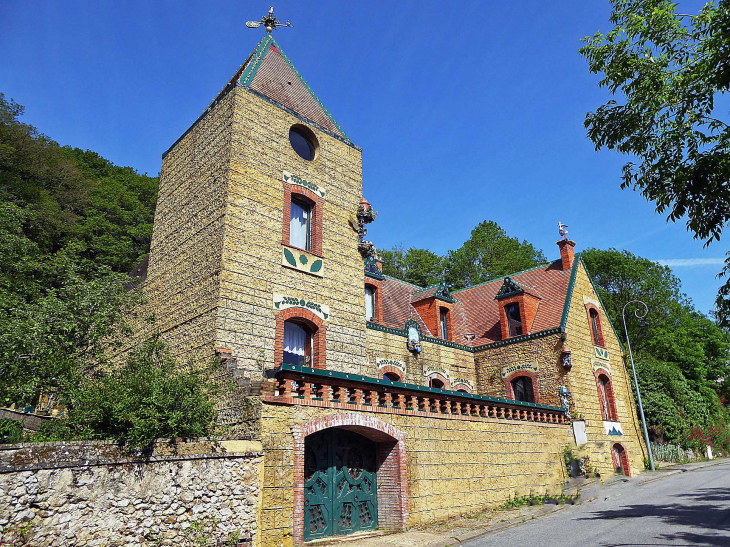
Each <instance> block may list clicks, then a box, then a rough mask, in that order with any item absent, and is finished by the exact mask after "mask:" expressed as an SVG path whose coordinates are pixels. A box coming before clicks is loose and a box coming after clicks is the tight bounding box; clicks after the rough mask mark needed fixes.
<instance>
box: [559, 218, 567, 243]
mask: <svg viewBox="0 0 730 547" xmlns="http://www.w3.org/2000/svg"><path fill="white" fill-rule="evenodd" d="M558 231H559V232H560V237H562V238H563V239H568V225H567V224H563V223H562V222H560V221H558Z"/></svg>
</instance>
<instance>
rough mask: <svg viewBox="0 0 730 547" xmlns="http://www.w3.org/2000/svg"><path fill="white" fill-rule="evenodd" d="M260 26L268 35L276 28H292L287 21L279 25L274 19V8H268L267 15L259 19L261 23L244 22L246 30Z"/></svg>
mask: <svg viewBox="0 0 730 547" xmlns="http://www.w3.org/2000/svg"><path fill="white" fill-rule="evenodd" d="M261 25H264V28H265V29H266V32H268V33H269V34H271V31H273V30H274V29H275V28H277V27H291V26H292V25H291V23H290V22H289V21H288V20H287V22H286V23H281V22H279V20H278V19H277V18H276V17H274V6H270V7H269V13H268V14H267V15H264V16H263V17H262V18H261V21H246V26H247V27H248V28H259V27H260V26H261Z"/></svg>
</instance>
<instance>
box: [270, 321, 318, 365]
mask: <svg viewBox="0 0 730 547" xmlns="http://www.w3.org/2000/svg"><path fill="white" fill-rule="evenodd" d="M275 318H276V338H275V343H276V346H275V349H274V364H275V365H276V366H279V365H280V364H281V363H283V362H284V322H285V321H297V322H299V323H302V324H304V325H306V326H307V327H308V328H309V330H310V331H311V332H312V334H313V338H314V339H313V340H312V359H313V361H314V368H322V369H324V368H327V351H326V348H327V325H326V324H325V323H324V321H322V320H321V319H320V318H319V317H317V316H316V315H315V314H314V313H313V312H311V311H310V310H308V309H306V308H287V309H285V310H282V311H280V312H278V313H277V314H276V316H275Z"/></svg>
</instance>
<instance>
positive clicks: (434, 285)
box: [413, 281, 441, 294]
mask: <svg viewBox="0 0 730 547" xmlns="http://www.w3.org/2000/svg"><path fill="white" fill-rule="evenodd" d="M439 285H441V281H439V282H438V283H434V284H433V285H429V286H428V287H423V288H422V289H421V290H420V291H416V292H414V293H413V294H418V293H419V292H426V291H427V290H428V289H433V288H434V287H438V286H439Z"/></svg>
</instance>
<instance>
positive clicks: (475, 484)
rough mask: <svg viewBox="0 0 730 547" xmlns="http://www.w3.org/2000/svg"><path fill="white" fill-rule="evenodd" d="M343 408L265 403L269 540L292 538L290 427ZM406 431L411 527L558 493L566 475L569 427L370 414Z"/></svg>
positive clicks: (267, 544)
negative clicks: (515, 499) (518, 498)
mask: <svg viewBox="0 0 730 547" xmlns="http://www.w3.org/2000/svg"><path fill="white" fill-rule="evenodd" d="M336 413H347V411H345V410H339V409H322V408H316V407H304V406H278V405H273V404H264V408H263V411H262V434H261V440H262V443H263V446H264V451H265V454H266V455H265V457H264V479H263V498H262V508H263V509H262V512H261V522H260V524H259V530H261V538H262V541H263V543H262V545H263V546H264V547H279V546H285V547H287V546H290V545H292V526H293V518H294V517H293V509H294V497H293V493H294V463H293V445H294V437H293V435H292V431H291V426H292V425H301V424H304V423H306V422H308V421H310V420H313V419H317V418H321V417H324V416H328V415H332V414H336ZM372 415H373V416H375V417H376V418H378V419H380V420H383V421H385V422H388V423H390V424H392V425H393V426H395V427H396V428H397V429H399V430H400V431H402V432H404V433H405V434H406V437H405V450H406V469H407V482H408V515H409V522H408V525H409V526H413V525H417V524H421V523H426V522H435V521H440V520H445V519H448V518H450V517H453V516H456V515H463V514H468V513H474V512H477V511H480V510H482V509H484V508H487V507H491V506H495V505H499V504H501V503H503V502H505V501H506V500H507V499H508V498H510V497H514V496H523V495H529V494H530V493H534V494H544V493H550V494H557V493H559V492H560V491H561V486H562V484H563V481H564V480H565V478H566V475H565V465H564V463H563V460H562V451H563V447H564V446H565V445H566V439H567V428H566V427H565V426H559V425H553V424H545V423H534V422H514V421H510V420H497V419H492V420H484V421H466V420H450V419H440V418H423V417H418V416H403V415H397V414H385V413H383V414H380V413H374V414H372Z"/></svg>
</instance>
